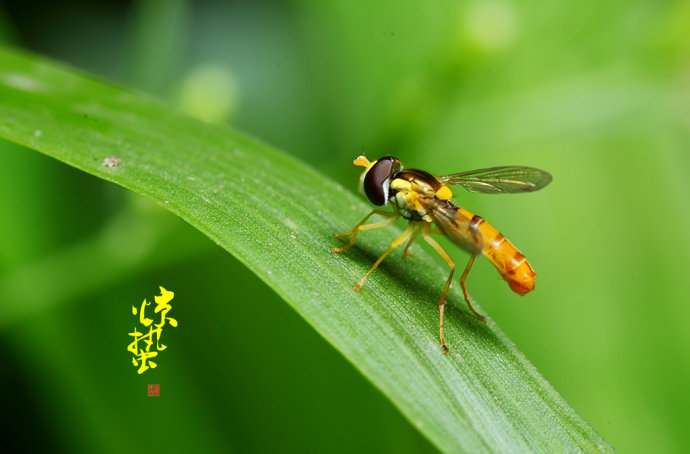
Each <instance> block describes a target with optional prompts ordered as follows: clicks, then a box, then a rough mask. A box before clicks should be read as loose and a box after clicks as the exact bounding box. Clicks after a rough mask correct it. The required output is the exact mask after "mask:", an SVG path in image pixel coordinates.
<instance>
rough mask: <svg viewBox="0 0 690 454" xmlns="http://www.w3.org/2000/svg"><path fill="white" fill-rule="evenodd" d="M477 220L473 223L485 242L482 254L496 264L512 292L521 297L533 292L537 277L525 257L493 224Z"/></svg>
mask: <svg viewBox="0 0 690 454" xmlns="http://www.w3.org/2000/svg"><path fill="white" fill-rule="evenodd" d="M475 218H477V219H476V220H475V219H473V222H475V224H476V226H477V228H478V229H479V231H480V232H481V235H482V238H483V240H484V249H483V250H482V253H483V254H484V255H485V256H486V258H488V259H489V260H490V261H491V263H493V264H494V266H495V267H496V269H497V270H498V272H499V273H500V274H501V277H502V278H503V279H504V280H505V281H506V282H507V283H508V285H509V286H510V288H511V290H513V291H514V292H515V293H517V294H520V295H524V294H525V293H528V292H530V291H532V290H533V289H534V280H535V279H536V278H537V275H536V273H535V272H534V270H533V269H532V267H531V266H530V264H529V262H528V261H527V259H526V258H525V256H524V255H522V253H521V252H520V251H518V249H517V248H516V247H515V246H513V243H511V242H510V241H508V239H507V238H506V237H505V236H503V235H502V234H501V233H499V232H498V230H496V229H495V228H494V227H493V226H492V225H491V224H489V223H488V222H485V221H484V220H483V219H481V218H479V216H475ZM478 219H481V221H479V220H478ZM482 221H483V222H482Z"/></svg>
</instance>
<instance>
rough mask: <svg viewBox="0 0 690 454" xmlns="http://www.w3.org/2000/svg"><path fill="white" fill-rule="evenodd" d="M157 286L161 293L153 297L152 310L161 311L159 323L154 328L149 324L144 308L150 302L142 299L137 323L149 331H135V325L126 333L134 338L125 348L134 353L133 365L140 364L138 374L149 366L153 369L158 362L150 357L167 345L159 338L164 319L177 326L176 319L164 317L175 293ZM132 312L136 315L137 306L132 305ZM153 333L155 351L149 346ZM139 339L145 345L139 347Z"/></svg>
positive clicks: (169, 308) (149, 320)
mask: <svg viewBox="0 0 690 454" xmlns="http://www.w3.org/2000/svg"><path fill="white" fill-rule="evenodd" d="M159 288H160V290H161V295H160V296H155V297H154V300H155V301H156V308H155V310H154V312H155V313H156V314H157V313H159V312H160V313H161V321H160V323H157V324H155V325H154V326H155V329H154V326H150V325H151V323H153V320H152V319H150V318H147V317H146V315H145V310H146V306H149V305H150V304H151V303H149V302H148V301H146V299H144V301H143V302H142V303H141V310H140V311H139V323H141V324H142V325H144V326H148V327H149V332H148V333H147V334H144V333H140V332H139V331H137V329H136V327H135V328H134V332H132V333H128V334H129V335H130V336H132V337H134V340H133V341H132V343H130V344H129V346H128V347H127V350H128V351H130V352H132V353H133V354H134V355H135V357H134V358H132V364H133V365H134V366H140V367H139V370H138V371H137V372H138V373H140V374H141V373H143V372H145V371H146V370H148V369H149V368H151V369H154V368H155V367H157V366H158V364H156V363H154V362H153V361H151V358H155V357H156V356H158V352H159V351H162V350H165V349H166V348H167V346H165V345H163V344H161V343H160V338H161V334H162V333H163V326H164V325H165V321H166V320H167V321H168V322H169V323H170V325H171V326H173V327H176V326H177V320H175V319H174V318H171V317H166V315H167V313H168V312H170V310H171V309H172V306H171V305H170V304H169V303H170V301H171V300H172V299H173V298H174V296H175V294H174V293H173V292H171V291H168V290H166V289H164V288H163V287H159ZM132 314H133V315H137V308H136V307H135V306H132ZM154 334H155V336H156V351H153V352H152V351H151V346H152V345H153V336H154ZM140 341H141V342H142V343H143V344H145V346H142V347H140V346H139V342H140ZM137 359H138V360H139V362H137ZM147 361H148V364H147Z"/></svg>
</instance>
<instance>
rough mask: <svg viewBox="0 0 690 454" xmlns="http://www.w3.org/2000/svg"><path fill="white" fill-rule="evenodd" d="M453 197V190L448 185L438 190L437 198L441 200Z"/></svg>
mask: <svg viewBox="0 0 690 454" xmlns="http://www.w3.org/2000/svg"><path fill="white" fill-rule="evenodd" d="M451 197H453V191H451V190H450V188H449V187H448V186H445V185H444V186H441V189H439V190H438V191H436V198H437V199H439V200H448V199H450V198H451Z"/></svg>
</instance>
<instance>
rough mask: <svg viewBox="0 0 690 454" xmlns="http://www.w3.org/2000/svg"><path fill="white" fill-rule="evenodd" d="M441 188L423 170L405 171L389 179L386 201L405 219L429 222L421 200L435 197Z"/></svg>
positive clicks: (436, 181) (434, 179) (434, 178)
mask: <svg viewBox="0 0 690 454" xmlns="http://www.w3.org/2000/svg"><path fill="white" fill-rule="evenodd" d="M442 188H444V186H443V185H442V184H441V183H440V182H439V181H438V180H437V179H436V177H434V176H433V175H431V174H429V173H427V172H424V171H423V170H417V169H405V170H402V171H400V172H398V173H397V174H396V175H394V176H393V178H391V183H390V192H389V194H388V199H389V200H390V201H391V203H392V204H393V205H394V206H395V207H396V208H397V209H398V211H399V212H400V215H401V216H402V217H404V218H405V219H409V220H411V221H426V222H431V217H430V216H429V213H428V212H427V210H426V208H425V207H424V203H423V200H424V199H425V198H433V197H436V196H437V193H438V192H439V191H441V190H442ZM446 190H447V188H446ZM447 191H448V193H450V191H449V190H447Z"/></svg>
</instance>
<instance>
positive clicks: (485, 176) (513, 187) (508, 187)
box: [438, 166, 551, 194]
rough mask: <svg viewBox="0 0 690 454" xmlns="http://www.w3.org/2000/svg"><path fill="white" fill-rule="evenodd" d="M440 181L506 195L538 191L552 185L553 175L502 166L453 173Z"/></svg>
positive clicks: (472, 190)
mask: <svg viewBox="0 0 690 454" xmlns="http://www.w3.org/2000/svg"><path fill="white" fill-rule="evenodd" d="M438 180H439V181H440V182H441V183H443V184H450V185H459V186H462V187H464V188H465V189H467V190H468V191H470V192H483V193H486V194H504V193H519V192H532V191H537V190H539V189H541V188H543V187H544V186H546V185H548V184H549V183H551V174H550V173H548V172H545V171H543V170H539V169H535V168H534V167H524V166H502V167H491V168H488V169H479V170H470V171H468V172H460V173H453V174H450V175H444V176H442V177H439V179H438Z"/></svg>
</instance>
